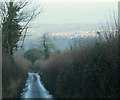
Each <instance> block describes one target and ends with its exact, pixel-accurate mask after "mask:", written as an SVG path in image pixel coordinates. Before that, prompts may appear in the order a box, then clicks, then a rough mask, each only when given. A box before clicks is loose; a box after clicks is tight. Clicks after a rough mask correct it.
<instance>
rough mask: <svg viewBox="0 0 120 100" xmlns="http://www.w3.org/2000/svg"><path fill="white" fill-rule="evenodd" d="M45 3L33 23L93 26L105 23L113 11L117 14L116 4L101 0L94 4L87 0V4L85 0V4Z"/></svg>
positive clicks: (66, 2) (66, 1) (66, 0)
mask: <svg viewBox="0 0 120 100" xmlns="http://www.w3.org/2000/svg"><path fill="white" fill-rule="evenodd" d="M47 1H48V0H46V2H42V4H43V5H44V10H45V11H44V12H43V13H42V14H41V15H40V16H39V17H37V18H36V19H35V20H34V21H33V23H36V22H37V23H40V24H69V23H78V24H94V23H98V22H105V21H106V19H110V18H111V16H112V13H113V11H115V12H116V13H117V2H105V0H104V2H102V1H101V0H97V1H99V2H95V1H93V0H89V2H87V1H88V0H85V1H86V2H76V1H77V0H75V2H73V1H71V2H68V0H65V1H59V0H58V1H59V2H56V1H54V0H49V2H47ZM50 1H52V2H50ZM80 1H81V0H80ZM90 1H92V2H90ZM100 1H101V2H100ZM106 1H108V0H106ZM109 1H117V0H109ZM37 3H38V2H37Z"/></svg>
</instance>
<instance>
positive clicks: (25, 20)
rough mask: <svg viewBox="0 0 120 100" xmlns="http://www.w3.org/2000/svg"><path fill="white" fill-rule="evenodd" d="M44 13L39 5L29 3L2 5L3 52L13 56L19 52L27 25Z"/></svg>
mask: <svg viewBox="0 0 120 100" xmlns="http://www.w3.org/2000/svg"><path fill="white" fill-rule="evenodd" d="M41 12H42V7H41V5H40V4H39V3H35V2H28V1H27V0H26V1H24V2H15V1H14V0H10V1H9V2H5V1H4V2H1V3H0V15H1V17H0V21H1V25H0V26H1V28H2V38H3V41H2V42H3V43H2V47H3V51H5V52H7V53H10V54H12V53H13V52H14V51H15V50H17V48H18V46H17V42H18V41H19V38H20V37H21V36H22V32H23V31H24V29H25V28H26V27H27V25H28V24H29V23H30V21H32V20H33V19H34V18H36V17H37V16H38V15H39V14H40V13H41Z"/></svg>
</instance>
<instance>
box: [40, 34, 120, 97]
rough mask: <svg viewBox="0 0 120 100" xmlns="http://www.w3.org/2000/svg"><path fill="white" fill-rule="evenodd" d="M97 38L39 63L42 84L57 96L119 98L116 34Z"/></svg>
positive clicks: (119, 75)
mask: <svg viewBox="0 0 120 100" xmlns="http://www.w3.org/2000/svg"><path fill="white" fill-rule="evenodd" d="M100 38H102V37H99V38H98V40H97V41H91V42H88V43H86V44H84V45H81V44H80V43H78V45H77V47H74V45H73V46H72V48H71V49H70V50H69V51H68V52H66V53H59V54H54V55H53V56H51V57H50V58H49V59H48V60H46V61H44V62H41V63H40V64H38V66H39V67H40V71H41V72H40V74H41V76H42V80H43V83H44V84H45V86H46V87H47V89H48V90H49V91H51V93H52V94H54V96H55V97H56V98H118V97H120V85H119V84H120V79H119V78H120V68H119V67H120V66H119V65H120V56H119V55H118V51H119V50H120V49H119V47H118V44H119V43H118V35H117V34H116V35H115V36H110V35H106V38H105V40H103V39H102V40H101V39H100Z"/></svg>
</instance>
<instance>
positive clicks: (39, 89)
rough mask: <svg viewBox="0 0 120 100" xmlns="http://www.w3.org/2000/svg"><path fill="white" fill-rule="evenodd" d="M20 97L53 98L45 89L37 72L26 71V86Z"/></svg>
mask: <svg viewBox="0 0 120 100" xmlns="http://www.w3.org/2000/svg"><path fill="white" fill-rule="evenodd" d="M21 98H51V99H52V98H53V97H52V95H50V94H49V92H48V91H47V90H46V89H45V87H44V85H43V84H42V82H41V80H40V76H39V74H38V73H28V79H27V81H26V86H25V88H24V89H23V92H22V93H21Z"/></svg>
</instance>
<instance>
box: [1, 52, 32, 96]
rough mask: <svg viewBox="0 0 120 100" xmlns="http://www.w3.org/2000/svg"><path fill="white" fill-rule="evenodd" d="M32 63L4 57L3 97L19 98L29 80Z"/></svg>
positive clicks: (8, 56) (9, 56) (7, 56)
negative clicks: (29, 69) (29, 68)
mask: <svg viewBox="0 0 120 100" xmlns="http://www.w3.org/2000/svg"><path fill="white" fill-rule="evenodd" d="M29 65H30V62H29V61H27V60H26V59H23V58H19V57H15V56H14V57H13V56H11V55H8V54H5V53H3V55H2V97H3V98H19V97H20V93H21V90H22V88H23V86H24V84H25V80H26V78H27V73H28V66H29Z"/></svg>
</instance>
